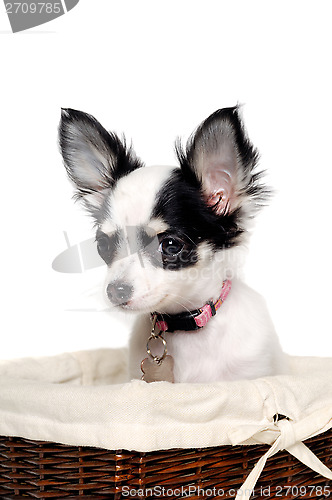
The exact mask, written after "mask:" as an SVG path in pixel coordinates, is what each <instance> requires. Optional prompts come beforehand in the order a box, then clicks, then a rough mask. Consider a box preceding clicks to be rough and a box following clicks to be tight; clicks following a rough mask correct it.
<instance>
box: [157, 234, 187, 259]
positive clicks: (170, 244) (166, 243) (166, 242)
mask: <svg viewBox="0 0 332 500" xmlns="http://www.w3.org/2000/svg"><path fill="white" fill-rule="evenodd" d="M183 247H184V243H183V241H181V240H179V239H177V238H173V237H172V236H167V237H166V238H164V239H163V240H162V241H161V242H160V245H159V251H160V252H161V253H162V254H163V255H165V256H166V257H175V256H176V255H178V254H179V253H180V252H181V250H183Z"/></svg>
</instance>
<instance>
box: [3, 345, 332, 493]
mask: <svg viewBox="0 0 332 500" xmlns="http://www.w3.org/2000/svg"><path fill="white" fill-rule="evenodd" d="M289 363H290V374H289V375H282V376H275V377H266V378H260V379H256V380H242V381H235V382H215V383H209V384H170V383H168V382H155V383H152V384H147V383H146V382H143V381H141V380H133V381H130V382H126V374H127V351H126V349H101V350H95V351H82V352H77V353H70V354H69V353H68V354H62V355H58V356H54V357H45V358H26V359H21V360H13V361H0V435H3V436H18V437H23V438H27V439H33V440H40V441H52V442H57V443H63V444H68V445H78V446H95V447H100V448H106V449H111V450H116V449H127V450H136V451H141V452H149V451H154V450H161V449H171V448H204V447H210V446H219V445H237V444H245V445H251V444H262V443H266V444H270V445H272V446H271V448H270V450H269V451H270V455H269V456H271V455H272V454H274V453H277V452H278V451H279V450H280V449H287V450H288V451H289V452H290V453H292V454H293V455H295V456H297V458H299V459H300V460H301V461H302V462H304V463H306V464H307V465H308V466H309V467H311V468H313V469H314V470H316V471H317V472H319V473H320V474H323V475H325V476H326V477H329V478H330V479H332V473H331V472H330V471H329V470H328V469H327V467H325V466H324V465H323V464H322V463H321V462H320V461H319V460H318V459H317V457H315V456H314V455H313V454H311V452H310V451H309V449H308V448H307V447H305V446H304V445H303V444H302V442H303V441H304V440H306V439H308V438H310V437H313V436H315V435H318V434H321V433H323V432H325V431H327V430H328V429H330V428H331V427H332V358H314V357H290V358H289ZM276 414H281V415H284V416H286V417H287V418H288V419H289V420H280V421H279V422H275V420H274V416H275V415H276ZM302 446H303V447H304V448H305V449H306V450H307V451H306V452H305V453H304V455H305V456H304V458H303V457H302V455H303V453H302V452H303V448H302ZM301 450H302V452H301ZM301 453H302V455H301ZM299 454H300V455H301V456H299ZM310 454H311V455H313V456H312V457H310V456H309V455H310ZM301 457H302V458H301ZM267 458H268V456H266V457H265V461H266V459H267ZM265 461H264V457H262V459H261V463H260V464H259V463H258V464H257V466H256V467H255V469H254V470H253V471H252V473H251V474H250V475H249V476H250V477H249V478H248V480H247V481H246V483H245V486H246V487H248V486H249V487H250V486H251V485H252V484H254V483H255V482H256V480H257V477H258V476H259V474H260V472H261V469H262V468H263V467H264V464H265ZM308 461H309V462H310V463H308ZM314 462H316V465H315V463H314ZM317 462H318V465H317ZM315 467H316V468H315ZM317 467H318V469H319V470H317ZM256 476H257V477H256ZM250 478H251V479H250ZM241 498H246V496H245V495H244V496H242V497H241Z"/></svg>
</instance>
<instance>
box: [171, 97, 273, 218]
mask: <svg viewBox="0 0 332 500" xmlns="http://www.w3.org/2000/svg"><path fill="white" fill-rule="evenodd" d="M176 148H177V154H178V157H179V160H180V164H181V168H182V171H183V173H184V175H185V176H186V178H187V179H188V180H189V181H190V182H192V183H193V182H194V183H196V184H197V185H199V186H200V187H201V190H202V192H203V196H204V199H205V201H206V203H207V204H208V205H210V206H211V207H213V209H214V211H215V212H216V213H217V214H224V213H227V212H234V211H235V210H236V209H238V208H239V207H240V206H241V205H242V204H243V198H244V197H245V196H246V195H247V197H250V198H251V199H252V200H253V199H255V203H259V199H261V200H262V201H263V199H264V197H265V194H266V190H265V188H264V187H263V186H261V185H260V183H259V178H260V174H259V173H253V170H254V168H255V166H256V164H257V161H258V152H257V150H256V149H255V148H254V147H253V146H252V144H251V143H250V141H249V139H248V138H247V136H246V133H245V130H244V127H243V124H242V122H241V119H240V117H239V111H238V107H233V108H224V109H220V110H218V111H216V112H215V113H213V114H212V115H211V116H209V117H208V118H207V119H206V120H205V121H204V122H203V123H202V124H201V125H200V126H199V127H198V128H197V130H196V131H195V132H194V133H193V135H192V136H191V137H190V139H189V140H188V143H187V146H186V151H185V152H184V151H183V150H182V149H181V146H180V145H179V143H178V144H177V146H176ZM264 193H265V194H264Z"/></svg>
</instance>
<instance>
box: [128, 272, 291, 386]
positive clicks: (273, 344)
mask: <svg viewBox="0 0 332 500" xmlns="http://www.w3.org/2000/svg"><path fill="white" fill-rule="evenodd" d="M150 330H151V321H150V318H149V316H148V315H144V316H142V317H141V318H140V319H139V320H138V321H137V323H136V325H135V326H134V330H133V332H132V336H131V340H130V377H131V378H139V377H141V375H142V374H141V372H140V363H141V361H142V359H144V358H145V357H146V349H145V346H146V342H147V339H148V337H149V335H150ZM164 338H165V339H166V341H167V349H168V353H169V354H170V355H172V356H173V358H174V379H175V382H213V381H217V380H237V379H254V378H258V377H261V376H268V375H274V374H276V373H278V374H280V373H284V372H285V371H286V365H285V358H284V355H283V352H282V350H281V347H280V345H279V341H278V338H277V336H276V333H275V330H274V327H273V324H272V322H271V319H270V317H269V314H268V311H267V308H266V305H265V302H264V300H263V298H262V297H261V296H260V295H259V294H258V293H257V292H255V291H254V290H252V289H250V288H249V287H248V286H247V285H245V284H244V283H243V282H241V281H240V280H238V279H235V280H233V285H232V290H231V292H230V293H229V295H228V297H227V299H226V301H225V302H224V303H223V305H222V306H221V309H220V310H219V311H218V313H217V315H216V316H215V317H214V318H212V319H211V320H210V322H209V323H208V324H207V325H206V326H205V327H204V328H203V329H201V330H197V331H195V332H178V333H165V334H164Z"/></svg>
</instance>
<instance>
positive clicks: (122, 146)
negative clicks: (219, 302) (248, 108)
mask: <svg viewBox="0 0 332 500" xmlns="http://www.w3.org/2000/svg"><path fill="white" fill-rule="evenodd" d="M60 146H61V151H62V155H63V159H64V163H65V167H66V169H67V172H68V175H69V177H70V179H71V180H72V181H73V182H74V184H75V185H76V188H77V192H76V197H77V198H79V199H81V200H82V201H83V203H84V205H85V207H86V209H87V210H88V211H89V212H90V214H91V215H92V217H93V218H94V220H95V223H96V228H97V232H96V240H97V248H98V252H99V254H100V256H101V257H102V259H103V260H104V261H105V263H106V264H107V267H108V274H107V281H106V292H107V295H108V298H109V299H110V301H111V303H112V304H114V305H119V306H121V307H123V308H124V309H128V310H137V311H145V312H152V311H155V310H157V311H159V312H169V313H174V312H179V311H181V310H184V309H193V308H196V307H200V306H201V305H202V302H204V301H206V300H210V299H211V298H217V296H218V293H219V292H220V289H221V286H222V282H223V280H224V279H226V278H227V277H228V278H229V277H232V275H233V274H234V273H235V272H236V268H237V266H238V262H237V260H236V258H235V257H234V255H235V254H236V252H235V251H234V249H236V248H238V247H239V246H241V244H242V243H243V241H244V236H245V233H246V229H247V224H248V220H249V219H250V218H251V217H252V216H253V215H254V213H255V211H256V209H257V207H259V205H261V204H262V202H263V201H264V200H265V198H266V196H267V194H268V191H267V189H266V188H265V187H264V186H263V185H262V184H261V183H260V174H259V173H255V171H254V169H255V167H256V163H257V160H258V153H257V151H256V150H255V149H254V147H253V146H252V144H251V143H250V141H249V139H248V138H247V136H246V133H245V131H244V127H243V125H242V122H241V119H240V117H239V110H238V108H237V107H233V108H225V109H221V110H218V111H216V112H215V113H213V114H212V115H211V116H209V117H208V118H207V119H206V120H205V121H204V122H203V123H202V124H201V125H200V126H199V127H198V128H197V130H196V131H195V132H194V133H193V135H192V136H191V138H190V139H189V140H188V142H187V145H186V147H185V148H182V147H181V144H180V142H179V141H178V142H177V144H176V152H177V157H178V160H179V163H180V168H179V167H164V166H158V167H145V166H144V164H143V163H142V162H141V161H140V160H139V159H138V158H137V156H136V155H135V153H134V152H133V150H132V148H131V147H128V146H127V145H126V143H125V141H124V140H120V139H119V138H118V137H117V136H116V135H115V134H113V133H110V132H107V131H106V130H105V129H104V128H103V127H102V126H101V125H100V123H99V122H98V121H97V120H96V119H95V118H94V117H92V116H91V115H88V114H86V113H82V112H80V111H74V110H71V109H66V110H63V112H62V118H61V123H60Z"/></svg>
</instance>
